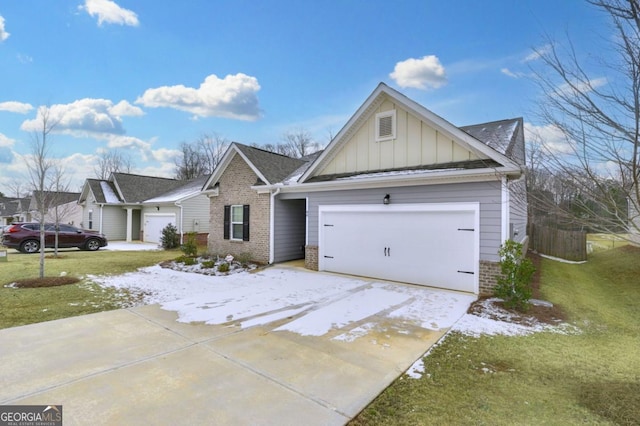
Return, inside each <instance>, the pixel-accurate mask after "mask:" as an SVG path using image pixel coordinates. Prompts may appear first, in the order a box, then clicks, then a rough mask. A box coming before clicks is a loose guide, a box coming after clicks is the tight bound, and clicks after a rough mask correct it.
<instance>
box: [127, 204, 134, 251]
mask: <svg viewBox="0 0 640 426" xmlns="http://www.w3.org/2000/svg"><path fill="white" fill-rule="evenodd" d="M125 208H126V209H127V242H128V243H130V242H131V241H133V238H132V236H131V234H132V232H133V207H125Z"/></svg>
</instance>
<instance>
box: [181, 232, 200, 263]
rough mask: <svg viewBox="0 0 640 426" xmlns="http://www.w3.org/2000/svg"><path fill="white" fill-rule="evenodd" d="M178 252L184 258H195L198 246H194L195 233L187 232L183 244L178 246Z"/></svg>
mask: <svg viewBox="0 0 640 426" xmlns="http://www.w3.org/2000/svg"><path fill="white" fill-rule="evenodd" d="M180 250H182V252H183V253H184V255H185V256H190V257H196V256H197V255H198V245H197V244H196V233H195V232H188V233H187V236H186V241H185V243H184V244H183V245H182V246H180Z"/></svg>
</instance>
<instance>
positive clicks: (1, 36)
mask: <svg viewBox="0 0 640 426" xmlns="http://www.w3.org/2000/svg"><path fill="white" fill-rule="evenodd" d="M10 35H11V33H8V32H7V30H5V29H4V18H3V17H2V16H1V15H0V43H1V42H3V41H5V40H6V39H8V38H9V36H10Z"/></svg>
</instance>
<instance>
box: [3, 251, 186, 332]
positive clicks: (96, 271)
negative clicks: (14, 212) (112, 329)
mask: <svg viewBox="0 0 640 426" xmlns="http://www.w3.org/2000/svg"><path fill="white" fill-rule="evenodd" d="M179 253H180V252H176V251H155V250H154V251H106V250H100V251H97V252H86V251H76V250H68V251H66V250H65V251H61V252H60V257H58V258H53V257H52V256H53V252H49V251H47V253H46V254H47V257H46V260H45V275H46V276H49V277H59V276H61V275H64V276H67V277H77V278H80V281H79V282H78V283H77V284H69V285H62V286H57V287H45V288H11V287H6V286H8V285H10V284H11V283H12V282H14V281H15V280H24V279H27V278H36V277H38V274H39V262H40V256H38V255H35V254H34V255H28V254H21V253H13V252H12V253H9V256H8V262H3V263H0V328H7V327H15V326H18V325H25V324H32V323H36V322H42V321H50V320H54V319H59V318H66V317H72V316H76V315H85V314H90V313H94V312H100V311H105V310H110V309H116V308H119V307H121V306H122V301H123V299H127V298H129V297H130V296H129V295H127V294H126V293H123V292H116V291H115V290H106V289H104V288H102V287H100V286H98V285H96V284H93V283H91V282H90V281H88V280H86V276H87V275H110V274H122V273H125V272H129V271H135V270H136V269H137V268H140V267H144V266H151V265H155V264H157V263H159V262H161V261H164V260H168V259H173V258H175V257H176V256H178V254H179Z"/></svg>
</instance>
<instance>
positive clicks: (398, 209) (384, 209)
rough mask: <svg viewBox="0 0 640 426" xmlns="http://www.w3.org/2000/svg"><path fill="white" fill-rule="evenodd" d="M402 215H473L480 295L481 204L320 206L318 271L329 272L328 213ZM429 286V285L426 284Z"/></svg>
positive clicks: (474, 269)
mask: <svg viewBox="0 0 640 426" xmlns="http://www.w3.org/2000/svg"><path fill="white" fill-rule="evenodd" d="M334 212H350V213H359V212H361V213H367V212H372V213H402V212H427V213H429V212H469V213H473V223H474V225H473V230H474V231H475V232H473V266H472V271H469V272H473V293H474V294H478V293H479V288H480V286H479V268H480V267H479V264H480V203H477V202H460V203H415V204H391V205H383V204H379V205H378V204H343V205H320V206H318V269H319V270H320V271H323V270H327V268H326V265H325V259H326V258H325V255H326V253H325V244H323V242H324V241H325V226H324V225H325V221H324V217H323V216H326V213H334ZM424 285H428V284H424Z"/></svg>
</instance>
